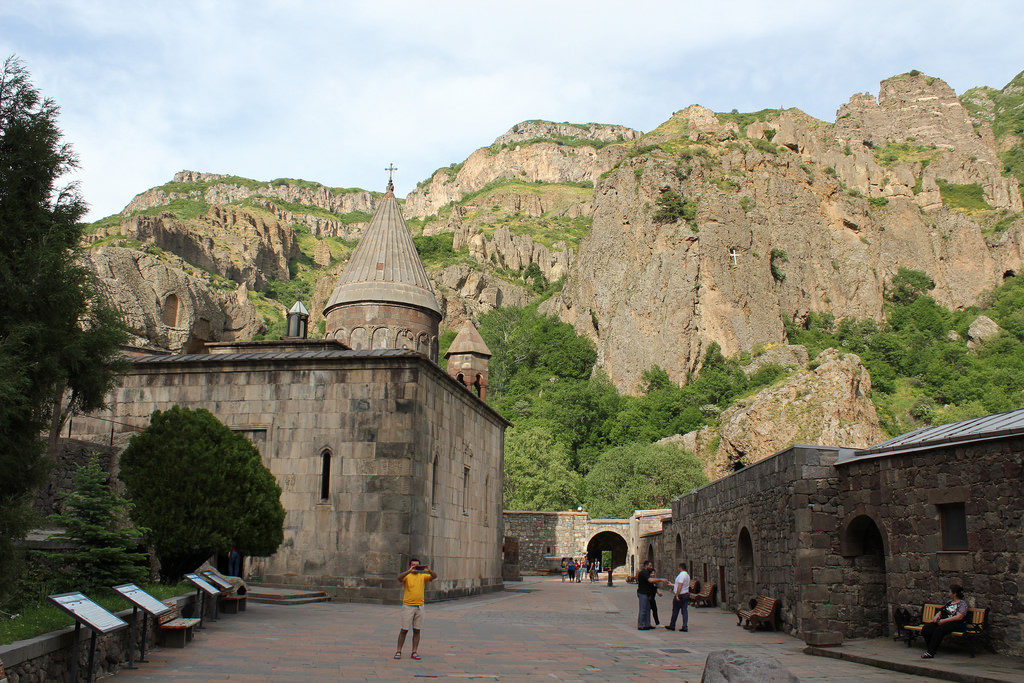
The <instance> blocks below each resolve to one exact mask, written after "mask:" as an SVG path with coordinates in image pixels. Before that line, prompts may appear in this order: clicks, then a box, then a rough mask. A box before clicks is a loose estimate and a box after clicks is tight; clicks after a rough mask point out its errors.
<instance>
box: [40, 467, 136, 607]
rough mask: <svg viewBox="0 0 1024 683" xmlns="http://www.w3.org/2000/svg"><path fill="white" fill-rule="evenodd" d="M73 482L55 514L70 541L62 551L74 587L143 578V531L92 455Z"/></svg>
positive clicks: (83, 588) (92, 587)
mask: <svg viewBox="0 0 1024 683" xmlns="http://www.w3.org/2000/svg"><path fill="white" fill-rule="evenodd" d="M73 481H74V488H73V489H72V492H71V493H70V494H69V495H68V497H67V498H66V500H65V507H64V512H63V514H61V515H60V516H59V518H58V519H59V521H60V524H61V525H63V526H64V529H65V531H64V534H63V536H62V537H63V538H64V539H67V540H69V541H72V542H74V543H75V549H74V550H72V551H71V552H69V553H67V556H66V563H67V565H69V568H70V569H71V574H72V576H73V577H74V579H75V584H76V588H78V589H79V590H85V591H88V590H93V589H101V588H110V587H111V586H113V585H116V584H119V583H139V582H142V581H145V580H146V579H147V578H148V573H149V572H148V567H147V566H146V564H145V563H146V555H145V553H141V552H138V548H139V543H140V542H141V539H142V532H141V531H140V530H138V529H136V528H135V527H134V526H132V525H131V523H130V519H129V516H128V513H129V510H130V508H131V506H130V505H129V503H128V501H126V500H125V499H124V498H123V497H121V496H120V495H119V494H118V493H117V492H116V491H115V490H114V489H113V487H112V486H111V482H110V478H109V477H108V476H107V473H106V472H104V471H103V470H102V469H101V468H100V465H99V463H98V462H97V461H96V459H95V458H92V459H90V460H89V462H88V463H87V464H85V465H83V466H81V467H79V468H78V470H77V471H76V472H75V475H74V480H73Z"/></svg>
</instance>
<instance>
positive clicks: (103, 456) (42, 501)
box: [32, 439, 118, 515]
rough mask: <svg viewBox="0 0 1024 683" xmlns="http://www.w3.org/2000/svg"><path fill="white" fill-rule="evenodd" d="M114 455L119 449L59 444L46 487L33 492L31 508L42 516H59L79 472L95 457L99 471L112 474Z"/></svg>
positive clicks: (72, 442)
mask: <svg viewBox="0 0 1024 683" xmlns="http://www.w3.org/2000/svg"><path fill="white" fill-rule="evenodd" d="M117 451H118V449H116V448H114V447H111V446H108V445H106V444H99V443H95V442H92V441H76V440H74V439H61V440H60V441H59V442H58V451H57V458H56V462H55V463H54V467H53V471H52V472H51V473H50V478H49V480H48V481H47V482H46V485H44V486H41V487H40V488H39V489H37V490H36V492H35V497H34V499H33V501H32V507H33V508H35V510H36V511H37V512H39V513H40V514H42V515H51V514H58V513H60V512H62V511H63V509H64V507H63V502H64V498H65V496H67V494H68V493H70V492H71V490H72V488H73V478H74V476H75V472H76V471H77V470H78V468H79V467H82V466H83V465H85V464H86V463H87V462H89V459H90V458H91V457H92V456H93V455H96V456H97V457H98V458H99V463H100V467H101V468H102V469H103V470H104V471H107V472H113V471H114V470H113V469H112V468H113V466H114V462H113V461H114V460H115V459H116V458H115V456H116V455H117Z"/></svg>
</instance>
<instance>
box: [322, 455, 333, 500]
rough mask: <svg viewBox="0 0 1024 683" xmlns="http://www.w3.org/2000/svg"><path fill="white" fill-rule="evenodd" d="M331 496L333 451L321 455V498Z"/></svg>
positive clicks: (324, 498)
mask: <svg viewBox="0 0 1024 683" xmlns="http://www.w3.org/2000/svg"><path fill="white" fill-rule="evenodd" d="M330 497H331V452H330V451H324V452H323V453H322V454H321V455H320V500H327V499H328V498H330Z"/></svg>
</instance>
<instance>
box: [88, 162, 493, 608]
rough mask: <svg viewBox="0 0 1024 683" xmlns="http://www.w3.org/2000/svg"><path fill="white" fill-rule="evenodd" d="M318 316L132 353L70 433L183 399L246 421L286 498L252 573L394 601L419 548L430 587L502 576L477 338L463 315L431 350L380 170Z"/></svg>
mask: <svg viewBox="0 0 1024 683" xmlns="http://www.w3.org/2000/svg"><path fill="white" fill-rule="evenodd" d="M324 317H325V319H326V335H325V338H324V339H320V340H310V339H307V338H306V336H305V325H306V318H307V316H306V312H305V309H304V307H302V306H301V304H299V305H297V306H296V307H294V308H293V309H292V311H291V312H290V313H289V320H288V323H289V324H288V334H289V336H288V337H286V338H285V339H283V340H281V341H266V342H231V343H215V344H207V345H206V347H205V348H204V349H202V352H201V353H186V354H159V353H153V352H151V351H145V352H137V353H133V354H131V358H130V361H131V362H130V368H129V369H128V370H127V372H126V373H125V375H124V376H123V378H122V380H121V384H120V386H118V387H117V388H116V389H114V390H113V391H112V392H111V395H110V396H109V398H108V406H109V408H108V409H107V410H105V411H103V412H101V413H95V414H94V415H93V417H97V418H101V419H78V418H76V419H75V420H74V421H73V423H72V434H71V435H72V436H74V437H77V438H92V439H93V440H99V439H103V440H107V439H108V438H109V440H110V441H111V442H112V443H113V442H126V440H127V437H129V436H131V435H132V434H134V433H137V432H138V431H140V430H141V429H143V428H145V427H146V426H147V425H148V424H149V416H150V414H151V413H152V412H153V411H154V410H163V409H166V408H170V407H171V406H174V405H182V406H186V407H189V408H205V409H207V410H209V411H211V412H212V413H213V414H214V415H216V416H217V417H218V418H219V419H220V420H221V421H222V422H224V423H225V424H227V425H228V426H229V427H230V428H231V429H232V430H234V431H236V432H240V433H243V434H245V435H246V436H248V437H249V438H250V439H251V440H252V441H253V442H254V443H255V444H256V445H257V447H258V448H259V450H260V453H261V455H262V457H263V462H264V464H265V465H266V466H267V467H268V468H269V470H270V471H271V472H272V473H273V475H274V477H275V478H276V479H277V482H278V484H280V486H281V489H282V495H281V502H282V503H283V505H284V508H285V510H286V512H287V516H286V518H285V531H284V542H283V543H282V544H281V546H280V548H279V549H278V551H277V553H276V554H274V555H273V556H271V557H267V558H256V559H254V560H253V561H252V562H251V563H250V564H249V567H248V568H247V571H248V576H249V577H250V578H252V579H254V580H257V581H259V582H260V583H263V584H266V585H276V586H286V587H302V588H315V589H319V590H324V591H326V592H327V593H328V594H330V595H331V596H333V597H335V598H338V599H343V600H344V599H347V600H361V601H383V602H394V601H397V600H398V599H400V595H401V594H400V590H399V587H398V584H397V583H396V582H395V576H396V575H397V574H398V573H399V572H400V571H402V570H403V569H404V568H405V567H407V566H408V562H409V558H410V557H418V558H419V559H420V560H422V561H424V562H429V563H430V564H431V565H432V567H433V568H434V569H435V570H436V571H437V573H438V580H437V581H434V582H433V583H432V584H429V593H430V594H432V595H428V597H432V598H439V597H456V596H461V595H470V594H474V593H480V592H485V591H490V590H494V589H498V588H500V587H501V585H502V581H501V566H502V558H501V543H502V531H503V529H502V517H501V515H502V471H503V465H504V463H503V459H504V434H505V429H506V427H507V426H509V423H508V422H507V421H506V420H505V419H504V418H502V417H501V415H499V414H498V413H497V412H495V411H494V410H493V409H492V408H490V407H489V406H488V405H487V404H486V403H484V401H483V400H482V399H483V397H484V393H485V388H486V385H487V360H488V357H489V356H490V351H488V350H487V346H486V344H484V343H483V340H482V339H481V338H480V336H479V334H478V333H477V332H476V330H475V328H473V327H472V325H471V324H470V325H469V326H468V327H466V328H464V329H463V330H462V331H461V332H460V334H459V336H458V337H457V338H456V340H455V342H454V343H453V344H452V346H451V348H450V349H449V351H448V353H447V356H448V366H449V368H450V372H445V370H443V369H442V368H441V367H439V366H438V365H437V355H438V325H439V323H440V321H441V312H440V310H439V307H438V304H437V301H436V299H435V296H434V293H433V291H432V289H431V286H430V283H429V280H428V279H427V274H426V271H425V270H424V267H423V264H422V262H421V261H420V259H419V256H418V254H417V252H416V248H415V245H414V244H413V240H412V236H411V235H410V233H409V230H408V228H407V226H406V224H405V220H404V219H403V217H402V214H401V210H400V208H399V205H398V202H397V200H396V199H395V195H394V186H393V185H392V184H391V183H390V182H389V184H388V188H387V193H386V194H385V195H384V196H383V198H382V199H381V200H380V202H379V204H378V206H377V209H376V212H375V214H374V216H373V218H372V220H371V221H370V224H369V226H368V227H367V229H366V232H365V234H364V236H363V238H362V240H361V241H360V243H359V245H358V247H357V248H356V250H355V252H354V254H353V255H352V259H351V261H350V262H349V264H348V265H347V267H346V269H345V271H344V273H343V274H342V276H341V277H340V279H339V281H338V283H337V286H336V287H335V289H334V292H333V294H332V296H331V298H330V300H329V302H328V304H327V307H326V309H325V310H324ZM174 495H184V496H187V495H195V494H194V492H190V491H180V492H176V493H175V494H174Z"/></svg>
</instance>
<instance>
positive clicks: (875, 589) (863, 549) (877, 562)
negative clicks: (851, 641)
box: [840, 515, 889, 638]
mask: <svg viewBox="0 0 1024 683" xmlns="http://www.w3.org/2000/svg"><path fill="white" fill-rule="evenodd" d="M840 545H841V549H842V555H843V556H844V557H846V558H847V560H848V561H849V562H850V563H851V566H850V567H849V568H848V569H847V571H848V572H849V578H848V580H847V581H846V583H847V586H848V587H849V589H850V590H851V591H852V593H853V595H852V596H851V597H852V598H853V599H852V602H853V607H854V609H855V610H858V611H860V612H861V615H860V616H859V617H858V618H855V619H852V620H851V621H852V623H853V624H855V626H854V630H855V631H856V633H855V634H853V633H851V634H848V635H850V636H851V637H856V638H878V637H881V636H886V635H888V627H889V601H888V596H887V595H886V581H885V541H884V540H883V538H882V532H881V531H880V530H879V528H878V525H877V524H876V523H875V520H873V519H871V518H870V517H868V516H867V515H860V516H858V517H855V518H853V519H852V520H851V521H850V523H849V524H847V525H846V529H844V530H843V535H842V536H841V538H840Z"/></svg>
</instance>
